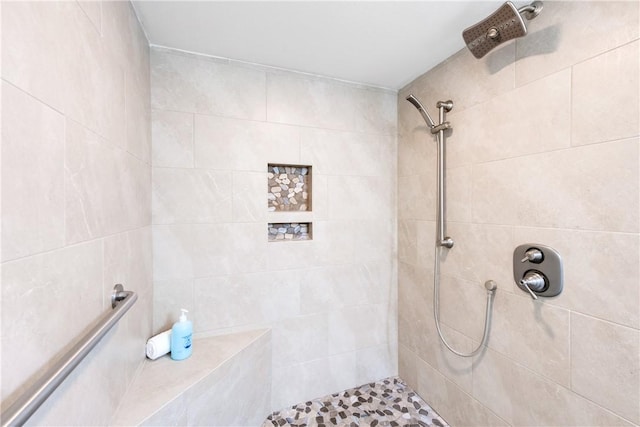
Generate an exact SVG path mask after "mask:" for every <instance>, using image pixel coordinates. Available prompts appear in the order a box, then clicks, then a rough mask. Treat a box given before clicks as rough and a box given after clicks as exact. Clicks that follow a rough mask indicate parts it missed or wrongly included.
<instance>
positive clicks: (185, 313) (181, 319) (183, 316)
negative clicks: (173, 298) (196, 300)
mask: <svg viewBox="0 0 640 427" xmlns="http://www.w3.org/2000/svg"><path fill="white" fill-rule="evenodd" d="M180 311H181V312H182V314H180V321H181V322H186V321H187V313H188V312H189V310H186V309H184V308H181V309H180Z"/></svg>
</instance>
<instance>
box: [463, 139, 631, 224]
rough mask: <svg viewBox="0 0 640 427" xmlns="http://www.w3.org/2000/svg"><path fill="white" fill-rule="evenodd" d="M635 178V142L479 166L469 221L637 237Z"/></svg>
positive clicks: (595, 146)
mask: <svg viewBox="0 0 640 427" xmlns="http://www.w3.org/2000/svg"><path fill="white" fill-rule="evenodd" d="M638 173H639V168H638V140H637V139H630V140H624V141H616V142H610V143H604V144H597V145H590V146H585V147H579V148H571V149H568V150H560V151H554V152H550V153H544V154H539V155H535V156H530V157H522V158H516V159H512V160H504V161H500V162H491V163H484V164H480V165H477V166H474V170H473V178H474V179H473V188H472V197H473V201H472V205H473V211H474V212H473V219H474V221H477V222H481V223H489V224H511V225H525V226H541V227H556V228H576V229H587V230H606V231H623V232H637V231H638V211H639V209H640V205H639V200H638V188H639V187H638V185H639V184H638V181H639V177H638ZM587 177H588V185H585V182H586V181H585V180H586V179H587ZM540 188H546V189H552V190H553V191H544V192H540V191H539V189H540ZM533 195H535V197H534V196H533ZM612 206H620V207H624V208H620V209H611V207H612Z"/></svg>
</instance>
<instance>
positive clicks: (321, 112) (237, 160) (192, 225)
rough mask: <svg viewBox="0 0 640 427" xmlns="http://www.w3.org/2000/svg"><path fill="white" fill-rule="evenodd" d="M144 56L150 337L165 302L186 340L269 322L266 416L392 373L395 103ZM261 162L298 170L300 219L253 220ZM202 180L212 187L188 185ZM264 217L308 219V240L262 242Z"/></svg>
mask: <svg viewBox="0 0 640 427" xmlns="http://www.w3.org/2000/svg"><path fill="white" fill-rule="evenodd" d="M153 59H154V63H153V64H152V69H153V71H152V74H153V80H154V81H153V86H154V91H153V108H154V136H153V137H154V141H153V158H154V166H156V167H155V168H154V212H153V213H154V224H155V226H154V276H155V277H154V280H155V281H156V287H157V290H158V294H157V298H156V301H157V304H158V305H157V307H156V311H155V313H154V317H155V320H154V327H155V328H156V330H158V331H159V329H160V328H164V327H166V326H168V325H169V319H170V318H171V316H172V315H173V314H172V313H171V312H172V311H175V310H176V309H177V308H178V307H177V305H178V303H177V302H172V301H171V298H172V295H176V297H175V298H176V300H180V301H181V302H180V303H181V304H191V305H192V306H193V310H194V320H195V328H196V330H198V331H199V332H201V333H209V334H211V333H215V334H219V333H222V332H223V331H228V330H236V329H244V328H249V327H272V328H273V337H274V354H273V357H274V367H275V370H274V381H273V386H272V393H273V407H274V408H278V407H281V406H285V405H287V404H294V403H296V402H299V401H301V400H303V399H309V398H315V397H318V396H321V395H323V394H326V393H331V392H335V391H337V390H340V389H345V388H349V387H353V386H356V385H357V383H356V381H373V380H377V379H379V378H382V377H386V376H390V375H393V374H395V373H396V371H397V366H396V365H397V364H396V363H395V358H396V342H397V334H398V332H397V327H396V320H395V312H396V304H395V297H394V293H395V291H394V289H395V288H394V286H395V284H394V282H395V279H394V270H393V265H392V263H391V261H392V259H393V256H394V250H395V249H394V245H395V243H394V242H395V234H396V231H395V216H396V214H395V208H394V206H395V201H394V200H395V195H394V193H395V179H394V176H395V175H396V162H395V160H393V159H394V158H395V156H396V148H395V145H396V137H395V124H396V121H397V120H396V106H395V98H396V96H395V94H394V93H392V92H389V91H385V90H380V89H373V88H366V87H362V86H356V85H352V84H347V83H343V82H337V81H335V80H331V79H324V78H318V77H311V76H308V75H301V74H298V73H291V72H284V71H276V70H273V69H269V68H262V67H259V66H253V67H250V68H247V67H244V66H242V65H237V64H234V63H233V62H227V61H221V60H214V59H212V58H203V57H195V56H193V55H184V54H181V53H177V52H167V51H166V50H156V51H155V52H154V54H153ZM189 67H191V68H189ZM231 74H235V75H236V77H235V80H234V81H231V80H230V79H228V78H227V77H228V75H231ZM250 75H252V76H253V77H251V76H250ZM265 76H266V87H265V88H258V86H259V84H258V80H260V78H262V79H263V80H262V81H263V82H264V81H265V80H264V79H265ZM249 77H251V78H252V79H253V80H251V82H248V83H247V84H244V83H243V80H242V79H245V78H249ZM243 85H244V86H243ZM265 89H266V90H265ZM250 90H253V91H254V92H255V93H256V94H257V95H256V96H255V97H254V98H251V102H249V101H248V100H247V99H245V98H243V97H245V96H246V95H247V94H248V93H249V91H250ZM232 94H237V99H233V100H229V99H227V98H228V97H229V96H232ZM265 94H266V103H265V99H264V95H265ZM225 100H226V101H228V103H229V104H230V105H228V106H225V108H222V107H220V106H219V105H217V104H216V103H217V102H220V103H222V102H224V101H225ZM242 102H245V103H247V104H248V105H245V106H243V108H242V109H240V110H241V112H242V114H240V110H238V109H237V108H236V107H238V106H240V105H242ZM254 102H255V105H254V104H253V103H254ZM258 106H259V107H260V108H258ZM265 106H266V111H265V110H264V108H265ZM254 107H255V108H254ZM258 112H260V114H258ZM254 113H255V114H254ZM191 115H193V128H191V125H190V123H189V119H190V118H191V117H192V116H191ZM265 118H266V121H265ZM191 135H193V146H192V147H193V149H191V142H190V138H191ZM191 161H192V163H191ZM269 163H276V164H284V165H288V164H296V165H297V164H305V165H311V166H312V168H313V169H312V192H311V197H312V204H311V210H310V211H307V212H305V213H304V215H305V216H304V217H296V219H295V220H294V219H290V218H289V217H287V214H286V213H280V212H278V213H269V212H267V203H266V191H267V180H266V172H267V165H268V164H269ZM177 168H184V169H177ZM205 175H207V176H208V175H211V176H215V177H216V179H215V180H214V181H215V182H214V183H212V184H215V186H207V185H204V184H203V183H202V182H199V181H198V180H196V181H195V185H194V181H193V180H190V179H187V178H188V177H202V176H205ZM279 218H283V219H282V221H283V222H298V221H311V222H312V223H313V228H312V236H313V240H309V241H300V242H268V241H267V235H266V232H267V223H268V222H278V221H279ZM300 218H304V220H303V219H300ZM206 222H209V223H210V224H205V223H206ZM163 223H164V224H170V223H173V224H172V225H169V226H166V225H163ZM181 288H182V289H184V291H185V292H186V293H189V294H190V295H191V292H192V296H185V297H184V298H182V297H180V296H178V295H177V293H179V292H180V290H181ZM173 316H174V315H173ZM330 333H331V334H333V335H335V339H334V340H333V342H332V343H331V345H329V341H328V340H329V338H328V334H330ZM333 353H338V354H335V355H333ZM365 364H366V365H367V366H364V365H365ZM356 366H358V369H356Z"/></svg>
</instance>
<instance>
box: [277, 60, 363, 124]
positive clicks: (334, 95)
mask: <svg viewBox="0 0 640 427" xmlns="http://www.w3.org/2000/svg"><path fill="white" fill-rule="evenodd" d="M357 95H358V89H355V88H353V87H352V86H351V85H348V84H342V83H340V82H333V81H330V80H324V79H315V78H308V77H302V76H300V75H296V74H291V73H269V74H268V75H267V120H268V121H270V122H275V123H287V124H292V125H300V126H312V127H319V128H327V129H338V130H354V129H355V117H356V108H357Z"/></svg>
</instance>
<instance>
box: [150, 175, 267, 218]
mask: <svg viewBox="0 0 640 427" xmlns="http://www.w3.org/2000/svg"><path fill="white" fill-rule="evenodd" d="M232 195H233V190H232V179H231V174H230V173H228V172H218V171H213V170H205V169H174V168H156V169H155V170H154V171H153V223H154V224H177V223H181V224H185V223H219V222H231V212H232V206H231V200H232ZM265 205H266V203H265Z"/></svg>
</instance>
